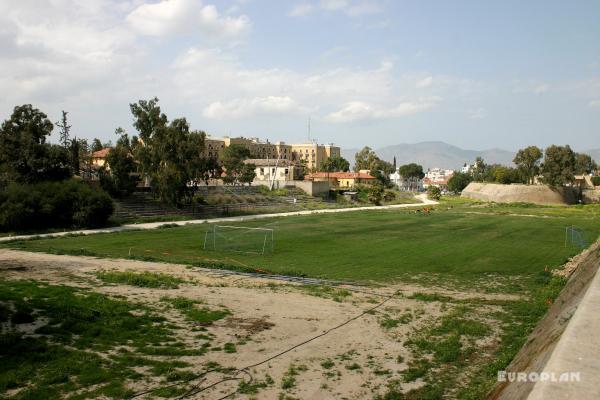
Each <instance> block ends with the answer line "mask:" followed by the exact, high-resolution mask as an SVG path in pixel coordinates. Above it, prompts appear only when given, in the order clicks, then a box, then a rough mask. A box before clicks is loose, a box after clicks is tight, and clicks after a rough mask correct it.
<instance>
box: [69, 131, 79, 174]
mask: <svg viewBox="0 0 600 400" xmlns="http://www.w3.org/2000/svg"><path fill="white" fill-rule="evenodd" d="M79 147H80V142H79V140H77V138H73V140H71V143H70V144H69V152H70V153H69V159H70V161H71V171H72V172H73V175H79V173H80V170H81V165H80V163H79V152H80V149H79Z"/></svg>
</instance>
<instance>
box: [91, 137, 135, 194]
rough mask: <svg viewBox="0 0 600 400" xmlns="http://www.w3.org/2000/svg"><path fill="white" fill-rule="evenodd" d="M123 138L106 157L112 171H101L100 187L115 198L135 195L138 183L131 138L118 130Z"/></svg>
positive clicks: (104, 169)
mask: <svg viewBox="0 0 600 400" xmlns="http://www.w3.org/2000/svg"><path fill="white" fill-rule="evenodd" d="M117 132H118V133H119V134H121V137H120V138H119V140H118V141H117V145H116V146H115V147H114V148H113V149H111V150H110V152H109V153H108V155H107V156H106V162H107V164H108V166H109V168H110V170H106V168H103V169H101V170H100V173H99V175H100V185H101V186H102V188H103V189H104V190H105V191H107V192H108V193H109V194H110V195H111V196H113V197H117V198H120V197H125V196H128V195H130V194H131V193H133V191H134V190H135V187H136V185H137V182H138V177H137V175H135V174H134V173H135V171H136V164H135V161H134V159H133V154H132V152H133V150H132V147H131V143H130V141H129V137H128V136H127V134H125V133H123V131H122V130H117Z"/></svg>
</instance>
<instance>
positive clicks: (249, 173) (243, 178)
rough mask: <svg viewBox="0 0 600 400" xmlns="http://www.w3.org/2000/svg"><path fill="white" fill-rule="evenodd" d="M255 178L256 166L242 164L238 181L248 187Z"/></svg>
mask: <svg viewBox="0 0 600 400" xmlns="http://www.w3.org/2000/svg"><path fill="white" fill-rule="evenodd" d="M254 178H256V165H254V164H244V166H243V167H242V170H241V172H240V175H239V178H238V180H239V181H240V182H241V183H247V184H248V186H250V185H251V184H252V181H253V180H254Z"/></svg>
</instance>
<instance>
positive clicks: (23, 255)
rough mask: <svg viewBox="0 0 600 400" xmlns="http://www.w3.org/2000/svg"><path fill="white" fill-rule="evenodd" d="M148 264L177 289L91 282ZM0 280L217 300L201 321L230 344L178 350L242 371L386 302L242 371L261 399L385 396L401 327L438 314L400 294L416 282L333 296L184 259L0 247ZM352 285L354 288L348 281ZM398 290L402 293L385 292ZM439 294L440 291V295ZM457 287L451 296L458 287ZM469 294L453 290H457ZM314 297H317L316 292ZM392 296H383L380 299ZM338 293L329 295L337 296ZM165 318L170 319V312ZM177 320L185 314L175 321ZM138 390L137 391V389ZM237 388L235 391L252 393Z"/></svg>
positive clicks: (406, 358)
mask: <svg viewBox="0 0 600 400" xmlns="http://www.w3.org/2000/svg"><path fill="white" fill-rule="evenodd" d="M107 270H108V271H113V270H115V271H132V270H134V271H136V272H141V271H147V272H161V273H164V274H169V275H171V276H175V277H178V278H181V279H184V280H185V281H186V283H185V284H182V285H180V286H179V288H177V289H149V288H143V287H134V286H126V285H108V284H104V283H103V282H101V281H100V280H98V279H97V277H96V273H97V272H99V271H107ZM0 277H2V278H7V279H34V280H40V281H47V282H49V283H51V284H63V285H70V286H77V287H82V288H86V289H89V290H92V291H96V292H99V293H103V294H108V295H111V296H125V298H127V300H128V301H132V302H140V303H144V304H147V305H159V304H160V302H161V300H160V299H161V298H162V297H164V296H169V297H179V296H181V297H186V298H190V299H194V300H201V301H202V302H203V304H206V305H208V306H214V307H226V308H227V309H229V310H230V311H231V313H232V315H231V316H230V317H229V318H226V319H223V320H220V321H218V322H216V323H215V324H213V325H212V326H210V327H209V328H208V333H210V334H211V335H213V336H214V338H213V346H222V345H223V344H225V343H235V344H236V347H237V351H236V352H235V353H231V354H230V353H226V352H221V351H211V352H209V353H208V354H205V355H202V356H189V357H187V356H186V357H183V359H185V360H186V361H189V362H191V363H192V364H194V365H198V366H201V365H204V364H205V363H206V362H208V361H213V362H217V363H219V364H220V365H222V366H224V367H232V368H242V367H244V366H248V365H254V364H257V363H260V362H262V361H264V360H266V359H269V358H270V357H272V356H274V355H277V354H279V353H281V352H282V351H285V350H286V349H290V348H292V347H294V346H296V345H298V344H299V343H302V342H305V341H307V340H308V339H310V338H313V337H315V336H318V335H320V334H322V333H324V332H326V331H328V330H330V329H331V328H333V327H336V326H338V325H340V324H343V323H345V322H346V321H349V320H351V319H353V318H355V317H357V316H359V315H361V314H363V313H364V312H365V311H367V310H370V309H373V308H374V307H376V306H378V305H379V304H380V303H381V302H382V301H384V300H386V299H388V300H387V301H386V302H385V304H383V305H381V306H380V307H379V308H377V309H374V310H373V311H372V312H369V313H367V314H364V315H362V316H360V317H359V318H356V319H353V320H352V321H351V322H349V323H347V324H346V325H344V326H342V327H340V328H339V329H336V330H333V331H331V332H328V333H327V334H326V335H324V336H322V337H319V338H317V339H316V340H313V341H311V342H309V343H306V344H304V345H302V346H299V347H298V348H296V349H294V350H292V351H290V352H288V353H285V354H283V355H281V356H279V357H277V358H275V359H273V360H270V361H268V362H265V363H263V364H261V365H259V366H256V367H253V368H249V369H248V372H249V373H250V374H251V375H252V377H253V379H254V380H255V381H265V380H266V379H267V376H270V377H271V378H272V379H273V382H274V383H272V384H271V385H269V386H267V387H266V388H262V389H261V390H260V393H259V395H258V396H256V395H254V397H255V398H256V397H258V398H261V399H276V398H278V397H279V396H280V394H281V393H284V394H285V395H289V396H293V397H295V398H302V399H323V398H349V399H362V398H372V397H373V396H374V394H376V393H384V392H385V388H386V383H387V382H388V381H389V380H391V379H396V380H398V379H401V373H402V371H404V370H406V369H407V368H408V363H409V362H410V361H411V357H412V356H411V352H410V351H409V349H407V348H406V347H405V346H404V344H403V343H404V342H405V341H406V339H407V338H408V336H409V333H410V332H412V331H413V330H414V329H418V328H419V327H421V326H423V325H425V324H428V323H431V319H432V318H434V319H435V318H438V317H439V316H440V315H442V313H443V312H444V309H443V307H444V305H443V304H442V303H439V302H422V301H419V300H415V299H410V298H407V296H408V295H410V294H411V293H412V292H415V291H423V290H424V288H421V287H417V286H393V287H391V286H390V287H383V288H377V289H372V288H358V289H359V290H361V289H364V290H365V292H359V291H354V292H351V294H350V295H347V296H345V297H343V298H342V299H335V298H333V297H331V296H328V295H327V294H326V293H320V292H312V291H311V290H307V287H306V286H305V285H300V284H294V283H289V282H285V281H280V280H270V279H264V278H253V277H250V276H240V275H236V274H229V273H227V274H223V273H221V272H220V271H212V270H202V269H197V268H190V267H188V266H184V265H177V264H165V263H152V262H141V261H132V260H114V259H96V258H91V257H73V256H64V255H49V254H43V253H27V252H20V251H13V250H4V249H2V250H0ZM355 289H356V288H355ZM398 290H400V291H402V293H403V294H404V296H402V295H395V296H392V295H394V293H397V292H398ZM449 293H450V292H447V293H446V294H449ZM457 294H458V293H457ZM470 295H473V296H475V295H476V293H472V294H469V293H466V294H465V293H462V296H460V297H463V296H467V297H468V296H470ZM320 296H322V297H320ZM389 296H391V297H389ZM336 300H337V301H336ZM406 313H410V314H411V315H412V318H411V320H410V321H408V322H406V323H402V324H399V325H397V326H395V327H393V328H391V329H390V328H384V327H382V325H381V321H382V320H383V319H384V318H388V317H389V318H398V317H399V316H400V315H402V314H406ZM169 318H176V317H175V316H172V315H171V316H169ZM174 322H176V323H178V324H180V325H184V326H185V325H186V323H185V321H181V318H180V320H176V321H174ZM179 335H180V337H181V339H182V340H183V341H185V342H186V343H187V344H188V345H189V346H190V347H193V346H199V344H198V341H197V340H194V337H195V336H196V335H197V332H194V331H193V330H192V327H190V326H187V327H184V328H182V331H181V332H180V334H179ZM291 367H293V368H295V371H296V373H297V375H295V376H294V384H293V385H292V386H291V387H287V388H283V381H284V379H285V378H286V373H287V372H288V371H289V370H290V368H291ZM220 379H222V375H220V374H214V376H209V377H207V380H206V381H205V382H203V383H202V385H204V386H207V385H210V383H214V382H217V381H218V380H220ZM238 383H239V382H238V381H233V382H226V383H223V384H219V385H217V386H215V387H214V388H213V389H211V390H208V391H206V392H202V393H199V394H197V395H196V397H192V398H206V399H216V398H220V397H222V396H223V395H224V394H227V393H228V392H230V391H234V390H235V389H236V388H237V385H238ZM421 384H422V383H421V382H419V381H418V380H417V381H415V382H411V383H406V384H403V389H404V390H409V389H411V388H414V387H418V386H419V385H421ZM139 389H143V388H142V387H140V388H139ZM252 397H253V396H249V397H248V396H245V395H238V396H237V397H236V398H252Z"/></svg>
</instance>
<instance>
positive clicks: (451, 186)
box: [448, 172, 473, 194]
mask: <svg viewBox="0 0 600 400" xmlns="http://www.w3.org/2000/svg"><path fill="white" fill-rule="evenodd" d="M472 180H473V178H472V177H471V175H469V174H465V173H462V172H454V174H453V175H452V177H450V179H448V190H449V191H451V192H453V193H457V194H458V193H460V192H462V191H463V190H464V188H466V187H467V185H468V184H469V183H471V181H472Z"/></svg>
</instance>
